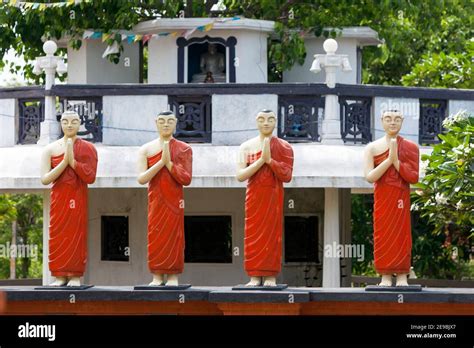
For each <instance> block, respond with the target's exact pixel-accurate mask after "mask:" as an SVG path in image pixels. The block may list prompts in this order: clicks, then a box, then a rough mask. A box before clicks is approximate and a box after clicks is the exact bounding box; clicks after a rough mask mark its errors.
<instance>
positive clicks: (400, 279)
mask: <svg viewBox="0 0 474 348" xmlns="http://www.w3.org/2000/svg"><path fill="white" fill-rule="evenodd" d="M402 124H403V115H402V114H401V113H400V112H399V111H396V110H390V111H385V112H384V113H383V114H382V126H383V128H384V130H385V133H386V134H385V136H384V137H382V138H380V139H377V140H375V141H374V142H372V143H370V144H368V145H367V147H366V148H365V153H364V162H365V164H364V165H365V172H364V175H365V178H366V180H367V181H368V182H370V183H374V261H375V270H376V271H377V273H379V274H381V275H382V281H381V282H380V283H379V286H392V275H394V274H395V275H396V276H397V280H396V286H408V282H407V276H408V274H409V273H410V266H411V247H412V240H411V223H410V184H415V183H417V182H418V166H419V149H418V145H417V144H415V143H414V142H412V141H410V140H407V139H404V138H402V137H401V136H400V135H398V133H399V132H400V129H401V127H402Z"/></svg>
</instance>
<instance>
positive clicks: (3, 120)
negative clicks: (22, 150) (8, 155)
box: [0, 99, 18, 147]
mask: <svg viewBox="0 0 474 348" xmlns="http://www.w3.org/2000/svg"><path fill="white" fill-rule="evenodd" d="M16 111H17V101H16V99H0V132H1V136H0V147H8V146H14V145H15V144H16V138H17V134H18V132H17V125H16V120H17V119H16V117H15V116H16Z"/></svg>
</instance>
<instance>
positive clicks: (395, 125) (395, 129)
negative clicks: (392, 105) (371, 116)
mask: <svg viewBox="0 0 474 348" xmlns="http://www.w3.org/2000/svg"><path fill="white" fill-rule="evenodd" d="M381 121H382V127H383V129H384V130H385V132H386V133H387V134H388V135H389V136H391V137H394V136H396V135H397V134H398V133H399V132H400V130H401V128H402V124H403V114H402V113H401V112H400V111H398V110H386V111H384V112H383V113H382V117H381Z"/></svg>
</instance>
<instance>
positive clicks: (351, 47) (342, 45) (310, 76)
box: [283, 38, 357, 84]
mask: <svg viewBox="0 0 474 348" xmlns="http://www.w3.org/2000/svg"><path fill="white" fill-rule="evenodd" d="M324 40H325V39H323V38H306V39H305V45H306V58H305V61H304V63H303V65H299V64H295V65H294V66H293V67H292V68H291V69H290V70H288V71H284V72H283V82H311V83H324V82H325V80H326V73H325V72H324V69H321V71H320V72H318V73H317V74H315V73H312V72H311V71H309V69H310V68H311V65H312V64H313V60H314V55H315V54H326V52H325V51H324V49H323V43H324ZM336 41H337V44H338V49H337V51H336V54H347V55H348V58H349V63H350V64H351V67H352V71H350V72H344V71H342V70H341V69H339V70H338V71H337V73H336V81H337V83H341V84H356V83H357V39H349V38H336Z"/></svg>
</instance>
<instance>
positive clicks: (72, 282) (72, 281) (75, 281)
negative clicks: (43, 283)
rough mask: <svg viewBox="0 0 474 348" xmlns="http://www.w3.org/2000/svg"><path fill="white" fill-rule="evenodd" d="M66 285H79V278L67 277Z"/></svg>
mask: <svg viewBox="0 0 474 348" xmlns="http://www.w3.org/2000/svg"><path fill="white" fill-rule="evenodd" d="M67 286H81V278H79V277H72V278H71V279H69V282H68V283H67Z"/></svg>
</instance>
